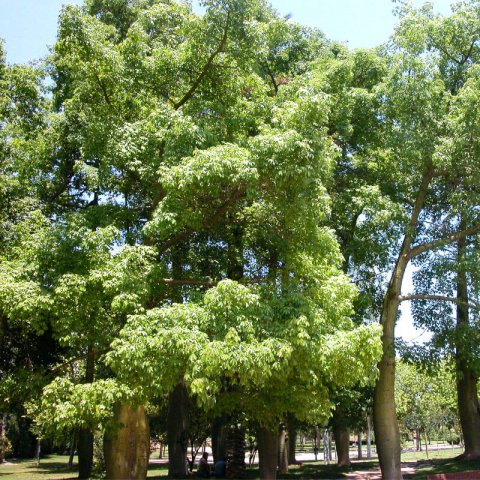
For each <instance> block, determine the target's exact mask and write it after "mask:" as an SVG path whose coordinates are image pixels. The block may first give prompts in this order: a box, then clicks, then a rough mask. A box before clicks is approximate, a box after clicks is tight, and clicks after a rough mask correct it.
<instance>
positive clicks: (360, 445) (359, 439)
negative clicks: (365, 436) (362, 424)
mask: <svg viewBox="0 0 480 480" xmlns="http://www.w3.org/2000/svg"><path fill="white" fill-rule="evenodd" d="M357 438H358V441H357V444H358V458H359V459H360V458H363V445H362V432H361V430H359V431H358V434H357Z"/></svg>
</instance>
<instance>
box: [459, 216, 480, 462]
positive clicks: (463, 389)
mask: <svg viewBox="0 0 480 480" xmlns="http://www.w3.org/2000/svg"><path fill="white" fill-rule="evenodd" d="M460 228H461V229H462V230H465V229H466V225H465V222H464V221H462V222H461V227H460ZM465 249H466V239H461V240H459V241H458V261H457V264H458V265H459V266H461V265H463V260H464V259H463V257H464V253H465ZM457 299H458V300H459V301H460V303H458V304H457V325H456V329H457V345H456V352H455V354H456V375H457V403H458V414H459V417H460V425H461V427H462V433H463V439H464V443H465V452H464V453H463V455H462V458H465V459H468V460H476V459H478V458H480V405H479V402H478V390H477V378H476V377H475V375H474V374H473V372H472V371H471V369H470V368H469V366H468V361H467V359H466V354H465V353H464V348H465V347H464V341H465V340H464V338H462V337H463V336H464V329H465V327H468V324H469V310H468V307H467V305H468V286H467V274H466V272H465V269H464V268H461V267H460V268H459V270H458V272H457Z"/></svg>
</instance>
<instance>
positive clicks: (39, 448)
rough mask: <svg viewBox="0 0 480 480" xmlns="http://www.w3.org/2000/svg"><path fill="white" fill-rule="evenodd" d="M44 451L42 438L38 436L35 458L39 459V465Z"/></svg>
mask: <svg viewBox="0 0 480 480" xmlns="http://www.w3.org/2000/svg"><path fill="white" fill-rule="evenodd" d="M41 453H42V440H41V439H40V438H37V439H36V441H35V460H36V461H37V462H36V463H37V467H38V466H39V465H40V455H41Z"/></svg>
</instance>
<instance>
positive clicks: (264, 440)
mask: <svg viewBox="0 0 480 480" xmlns="http://www.w3.org/2000/svg"><path fill="white" fill-rule="evenodd" d="M257 440H258V461H259V467H260V478H261V479H262V480H275V479H276V478H277V455H278V434H277V432H276V431H272V430H270V429H267V428H264V427H259V428H258V429H257Z"/></svg>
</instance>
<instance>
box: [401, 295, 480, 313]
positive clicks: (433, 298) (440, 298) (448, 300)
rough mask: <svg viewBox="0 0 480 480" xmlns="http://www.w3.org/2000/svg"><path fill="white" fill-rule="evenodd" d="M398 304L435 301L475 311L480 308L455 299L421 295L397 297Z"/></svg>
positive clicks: (443, 296)
mask: <svg viewBox="0 0 480 480" xmlns="http://www.w3.org/2000/svg"><path fill="white" fill-rule="evenodd" d="M399 300H400V302H406V301H411V300H437V301H440V302H452V303H456V304H457V305H463V306H465V307H468V308H473V309H475V310H479V309H480V306H479V305H477V304H473V303H468V302H464V301H463V300H460V299H458V298H456V297H448V296H445V295H423V294H415V295H413V294H412V295H401V296H400V297H399Z"/></svg>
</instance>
